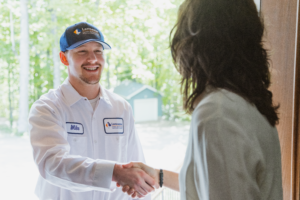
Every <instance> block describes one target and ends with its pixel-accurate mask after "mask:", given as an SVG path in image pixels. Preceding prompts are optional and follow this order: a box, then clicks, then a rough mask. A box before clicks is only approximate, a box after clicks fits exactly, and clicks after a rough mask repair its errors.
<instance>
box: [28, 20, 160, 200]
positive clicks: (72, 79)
mask: <svg viewBox="0 0 300 200" xmlns="http://www.w3.org/2000/svg"><path fill="white" fill-rule="evenodd" d="M60 48H61V52H60V59H61V61H62V63H63V64H64V65H66V66H67V67H68V78H67V79H66V81H65V82H64V83H63V84H62V85H61V86H60V87H59V88H58V89H55V90H50V91H49V92H48V93H47V94H45V95H43V96H41V98H40V99H39V100H37V101H36V102H35V103H34V104H33V106H32V108H31V111H30V114H29V123H30V138H31V144H32V147H33V155H34V160H35V162H36V164H37V166H38V170H39V172H40V177H39V180H38V183H37V186H36V194H37V196H38V197H39V199H41V200H46V199H47V200H49V199H51V200H93V199H95V200H96V199H97V200H99V199H101V200H102V199H103V200H104V199H105V200H125V199H126V200H128V199H130V198H128V196H127V195H125V194H124V193H122V191H121V190H120V189H119V188H117V189H116V188H115V184H116V183H115V182H118V183H121V185H125V184H126V185H131V186H132V187H133V188H134V189H135V190H136V191H137V192H138V193H139V194H140V195H141V196H143V195H146V194H147V193H148V192H151V191H153V187H157V188H158V185H157V184H156V183H155V181H154V180H153V179H152V178H151V177H150V176H149V175H147V174H146V173H145V172H144V171H142V170H140V169H125V168H122V166H121V164H117V162H118V163H124V162H129V161H144V156H143V152H142V148H141V144H140V142H139V139H138V136H137V135H136V133H135V128H134V120H133V116H132V110H131V107H130V105H129V104H128V103H127V102H126V101H125V100H124V99H122V98H121V97H119V96H117V95H116V94H114V93H111V92H109V91H108V90H106V89H104V88H103V87H102V86H101V85H100V84H99V80H100V78H101V73H102V70H103V68H104V64H105V60H104V55H103V50H104V49H110V46H109V45H108V44H107V43H105V41H104V37H103V35H102V33H101V32H100V30H98V29H97V28H96V27H95V26H93V25H91V24H89V23H86V22H80V23H77V24H74V25H72V26H70V27H68V28H67V29H66V31H65V32H64V33H63V35H62V36H61V38H60ZM151 186H153V187H151ZM113 190H116V191H114V192H112V191H113ZM145 199H150V195H148V196H146V197H145Z"/></svg>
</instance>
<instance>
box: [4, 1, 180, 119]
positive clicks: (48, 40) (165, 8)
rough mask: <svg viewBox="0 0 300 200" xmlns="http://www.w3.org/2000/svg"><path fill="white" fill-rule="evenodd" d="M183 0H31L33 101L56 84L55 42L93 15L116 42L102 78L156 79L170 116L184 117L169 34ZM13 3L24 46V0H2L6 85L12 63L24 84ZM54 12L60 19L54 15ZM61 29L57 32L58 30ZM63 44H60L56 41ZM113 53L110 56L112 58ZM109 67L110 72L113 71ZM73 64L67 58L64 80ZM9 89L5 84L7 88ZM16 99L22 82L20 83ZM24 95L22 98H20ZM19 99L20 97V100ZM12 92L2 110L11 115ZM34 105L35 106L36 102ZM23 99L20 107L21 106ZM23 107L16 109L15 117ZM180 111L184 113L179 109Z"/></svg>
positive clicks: (112, 82)
mask: <svg viewBox="0 0 300 200" xmlns="http://www.w3.org/2000/svg"><path fill="white" fill-rule="evenodd" d="M181 1H182V0H64V1H61V0H30V1H28V2H29V3H28V12H29V33H30V49H29V51H30V88H29V93H30V101H29V102H30V105H31V104H32V103H33V102H34V101H36V100H37V99H38V98H39V97H40V96H41V95H42V94H44V93H46V92H47V91H48V90H49V89H52V87H53V70H54V69H53V59H52V58H53V57H52V47H53V45H54V44H55V43H56V42H55V41H59V38H60V36H61V35H62V33H63V32H64V30H65V29H66V27H68V26H69V25H71V24H74V23H76V22H80V21H87V22H89V23H92V24H94V25H95V26H97V27H98V28H99V29H100V30H101V31H102V32H103V34H104V37H105V41H106V42H107V43H108V44H110V45H111V46H112V50H111V51H106V52H105V54H106V60H107V63H106V66H107V67H106V68H105V69H104V71H103V75H102V78H101V81H100V83H101V84H102V85H103V86H105V87H107V86H110V87H115V86H117V85H118V84H119V83H120V82H121V81H123V80H125V79H130V80H135V81H137V82H140V83H143V84H147V85H150V86H152V87H154V88H156V89H157V90H159V91H160V92H161V93H162V94H163V95H164V97H163V103H164V114H165V118H167V119H175V118H181V117H178V116H176V115H175V114H174V113H178V112H182V109H181V107H182V103H181V102H182V101H181V96H180V94H179V88H180V87H179V80H180V77H179V74H178V73H177V71H176V70H175V68H174V66H173V63H172V59H171V55H170V49H169V34H170V31H171V29H172V27H173V26H174V24H175V22H176V18H177V10H178V7H179V5H180V3H181ZM10 9H11V10H12V12H13V18H14V24H13V26H14V34H15V43H16V50H17V52H18V51H19V46H18V45H19V40H20V9H19V1H18V0H2V1H0V23H1V27H2V29H1V32H0V61H1V62H0V70H1V71H2V72H3V73H2V74H1V75H0V87H1V88H7V87H8V85H7V81H6V78H5V74H7V72H6V70H8V66H10V68H12V70H13V73H14V76H13V77H12V80H11V81H12V82H13V83H14V84H15V85H16V87H17V86H18V84H19V82H18V71H19V69H18V67H19V63H18V62H19V61H18V59H17V58H16V56H15V55H14V53H13V52H12V50H11V49H12V46H11V39H10V34H11V33H10V16H9V12H10ZM53 15H55V16H56V20H53ZM54 30H56V33H55V32H54ZM56 45H59V44H56ZM108 58H109V59H108ZM108 72H109V73H108ZM66 77H67V68H66V67H65V66H63V65H62V64H61V82H62V81H63V80H64V79H65V78H66ZM4 90H5V89H4ZM14 90H15V91H14V92H15V93H13V95H14V96H15V99H16V97H17V94H16V93H17V92H18V88H15V89H14ZM17 100H18V99H17ZM17 100H16V101H17ZM7 101H8V95H7V93H5V95H2V97H1V103H0V106H1V108H2V109H1V111H0V116H4V117H6V118H7V117H8V115H7V111H5V109H7ZM30 105H29V106H30ZM17 106H18V104H17V102H15V103H14V107H15V108H16V110H17ZM16 115H17V113H15V115H14V116H15V117H17V116H16ZM179 116H180V115H179Z"/></svg>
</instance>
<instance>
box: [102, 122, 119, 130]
mask: <svg viewBox="0 0 300 200" xmlns="http://www.w3.org/2000/svg"><path fill="white" fill-rule="evenodd" d="M105 126H106V128H112V129H123V123H109V122H107V123H106V124H105Z"/></svg>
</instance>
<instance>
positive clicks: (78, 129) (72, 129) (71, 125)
mask: <svg viewBox="0 0 300 200" xmlns="http://www.w3.org/2000/svg"><path fill="white" fill-rule="evenodd" d="M66 126H67V132H68V133H69V134H78V135H83V133H84V129H83V125H82V124H80V123H77V122H67V123H66Z"/></svg>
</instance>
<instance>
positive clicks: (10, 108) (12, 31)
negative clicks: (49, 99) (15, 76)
mask: <svg viewBox="0 0 300 200" xmlns="http://www.w3.org/2000/svg"><path fill="white" fill-rule="evenodd" d="M9 18H10V39H11V49H12V51H13V53H14V54H15V56H16V57H18V55H17V52H16V48H15V33H14V20H13V14H12V11H11V9H10V13H9ZM7 72H8V74H7V75H8V77H7V78H8V79H7V82H8V103H9V124H10V128H12V126H13V122H14V119H13V106H12V91H11V85H10V82H11V68H10V65H9V66H8V69H7Z"/></svg>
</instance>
